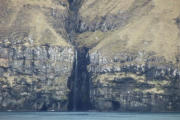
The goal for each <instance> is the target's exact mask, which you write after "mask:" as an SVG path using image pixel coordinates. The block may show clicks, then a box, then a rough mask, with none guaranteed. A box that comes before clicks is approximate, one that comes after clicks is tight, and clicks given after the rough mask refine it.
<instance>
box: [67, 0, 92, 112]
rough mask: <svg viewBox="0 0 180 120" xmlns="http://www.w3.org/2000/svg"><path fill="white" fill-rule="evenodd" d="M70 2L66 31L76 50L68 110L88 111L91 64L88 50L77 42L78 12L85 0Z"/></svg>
mask: <svg viewBox="0 0 180 120" xmlns="http://www.w3.org/2000/svg"><path fill="white" fill-rule="evenodd" d="M68 1H69V11H68V12H69V17H68V18H67V20H66V31H67V35H68V40H69V42H70V43H71V44H72V45H73V46H74V49H75V57H74V65H73V70H72V74H71V76H70V78H69V81H68V87H69V89H70V90H71V91H70V94H69V105H68V109H69V110H70V111H86V110H88V109H89V108H90V102H89V101H90V100H89V73H88V71H87V66H88V64H89V56H88V48H85V47H79V46H78V44H77V42H76V34H78V32H77V31H78V26H79V18H80V17H79V14H78V12H79V8H80V7H81V4H82V2H83V0H68Z"/></svg>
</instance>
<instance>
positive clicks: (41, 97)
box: [0, 44, 74, 111]
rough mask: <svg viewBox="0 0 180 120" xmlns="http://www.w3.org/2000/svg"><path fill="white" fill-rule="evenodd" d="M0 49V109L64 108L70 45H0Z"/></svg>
mask: <svg viewBox="0 0 180 120" xmlns="http://www.w3.org/2000/svg"><path fill="white" fill-rule="evenodd" d="M0 51H1V56H0V61H1V64H0V71H1V74H0V75H1V84H0V89H1V92H0V108H1V109H0V110H16V111H23V110H24V111H47V110H56V111H65V110H67V105H68V94H69V89H68V88H67V79H68V77H67V76H70V74H71V69H72V64H73V61H74V57H73V56H74V51H73V48H71V47H60V46H49V45H47V46H34V47H27V46H23V45H19V46H18V45H17V46H8V47H7V46H4V45H2V44H1V47H0Z"/></svg>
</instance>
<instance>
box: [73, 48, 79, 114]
mask: <svg viewBox="0 0 180 120" xmlns="http://www.w3.org/2000/svg"><path fill="white" fill-rule="evenodd" d="M74 72H75V73H74V85H73V111H76V110H77V91H78V86H77V83H78V53H77V51H75V70H74Z"/></svg>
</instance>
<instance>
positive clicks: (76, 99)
mask: <svg viewBox="0 0 180 120" xmlns="http://www.w3.org/2000/svg"><path fill="white" fill-rule="evenodd" d="M88 64H89V56H88V49H87V48H79V49H78V50H77V53H76V56H75V61H74V69H73V72H72V74H71V77H70V78H69V83H70V84H69V87H70V90H71V93H70V96H69V98H70V99H69V100H70V101H69V102H70V104H69V110H74V111H87V110H89V109H90V98H89V78H90V76H89V73H88V71H87V65H88Z"/></svg>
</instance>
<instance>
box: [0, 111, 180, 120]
mask: <svg viewBox="0 0 180 120" xmlns="http://www.w3.org/2000/svg"><path fill="white" fill-rule="evenodd" d="M0 120H180V113H105V112H102V113H101V112H0Z"/></svg>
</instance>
